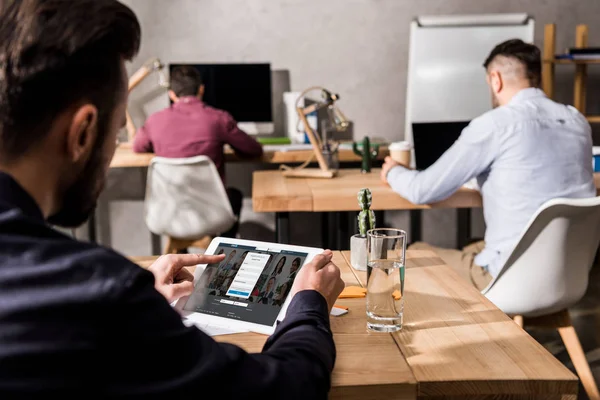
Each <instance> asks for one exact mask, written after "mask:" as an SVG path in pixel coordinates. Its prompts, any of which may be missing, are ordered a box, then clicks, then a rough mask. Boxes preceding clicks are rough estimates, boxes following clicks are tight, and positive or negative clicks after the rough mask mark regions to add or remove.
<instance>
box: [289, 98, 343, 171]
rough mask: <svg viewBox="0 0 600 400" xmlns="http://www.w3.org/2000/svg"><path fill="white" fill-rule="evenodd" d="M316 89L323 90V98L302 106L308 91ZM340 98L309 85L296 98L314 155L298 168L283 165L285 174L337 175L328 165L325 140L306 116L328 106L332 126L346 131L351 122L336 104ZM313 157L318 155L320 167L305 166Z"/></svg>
mask: <svg viewBox="0 0 600 400" xmlns="http://www.w3.org/2000/svg"><path fill="white" fill-rule="evenodd" d="M314 90H319V91H320V92H321V97H322V100H321V101H319V102H317V103H314V104H311V105H309V106H307V107H300V101H301V100H302V99H304V98H305V97H306V95H307V94H308V93H310V92H312V91H314ZM339 98H340V97H339V95H337V94H335V93H332V92H331V91H329V90H327V89H325V88H323V87H321V86H312V87H309V88H308V89H306V90H304V91H303V92H302V93H301V94H300V96H298V99H297V100H296V111H297V112H298V116H299V117H300V121H301V122H302V125H303V126H304V132H306V136H308V140H309V141H310V144H311V145H312V149H313V156H312V157H310V158H309V159H308V160H307V161H306V162H305V163H304V164H302V165H300V166H299V167H297V168H290V167H287V166H285V165H284V166H282V169H283V176H285V177H290V178H306V177H308V178H333V177H334V176H335V175H336V173H337V171H336V170H333V169H331V168H330V167H329V165H327V162H326V161H325V157H323V153H322V152H323V142H322V140H321V138H320V137H319V136H318V135H317V134H316V133H315V131H313V130H312V128H311V127H310V124H309V123H308V120H307V118H306V116H307V115H309V114H311V113H313V112H315V111H318V110H321V109H325V108H326V109H327V114H328V116H329V121H330V123H331V126H332V127H334V129H335V130H336V131H338V132H341V131H345V130H346V129H347V128H348V126H349V123H348V120H347V119H346V116H345V115H344V114H343V113H342V112H341V111H340V109H339V108H337V107H336V106H335V102H336V101H338V100H339ZM326 146H329V144H328V143H326ZM313 157H316V159H317V163H318V164H319V168H305V167H306V166H307V165H308V164H309V163H310V162H311V161H312V158H313Z"/></svg>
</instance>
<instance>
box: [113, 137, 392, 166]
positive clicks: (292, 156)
mask: <svg viewBox="0 0 600 400" xmlns="http://www.w3.org/2000/svg"><path fill="white" fill-rule="evenodd" d="M388 154H389V151H388V148H387V146H381V149H380V151H379V156H378V160H383V158H385V156H387V155H388ZM311 155H312V151H311V150H290V151H265V153H264V154H263V156H262V157H260V158H258V159H243V158H239V157H238V156H236V155H235V153H234V152H233V151H232V150H231V148H229V147H225V159H226V161H227V162H241V161H251V162H261V163H265V164H297V163H303V162H305V161H306V160H308V159H309V158H310V157H311ZM153 157H154V154H153V153H134V152H133V150H132V148H131V143H121V144H119V146H118V147H117V150H116V152H115V156H114V157H113V159H112V161H111V163H110V167H111V168H142V167H147V166H148V165H150V161H151V160H152V158H153ZM339 160H340V163H358V162H360V161H361V158H360V157H359V156H357V155H356V154H354V152H353V151H352V150H348V149H341V150H340V151H339Z"/></svg>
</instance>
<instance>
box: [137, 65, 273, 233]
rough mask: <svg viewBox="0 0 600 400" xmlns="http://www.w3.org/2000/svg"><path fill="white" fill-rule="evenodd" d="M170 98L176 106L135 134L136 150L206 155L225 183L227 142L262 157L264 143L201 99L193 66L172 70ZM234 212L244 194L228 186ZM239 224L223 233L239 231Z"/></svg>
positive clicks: (181, 155)
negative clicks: (225, 150) (224, 151)
mask: <svg viewBox="0 0 600 400" xmlns="http://www.w3.org/2000/svg"><path fill="white" fill-rule="evenodd" d="M170 87H171V90H169V98H170V99H171V100H172V101H173V105H172V106H171V107H169V108H167V109H165V110H162V111H159V112H157V113H155V114H152V115H151V116H150V117H149V118H148V120H147V121H146V123H145V124H144V126H142V127H141V128H140V129H139V130H138V132H137V134H136V135H135V139H134V143H133V151H135V152H136V153H155V154H156V155H157V156H160V157H170V158H187V157H194V156H199V155H205V156H208V157H210V159H211V160H212V161H213V162H214V163H215V166H216V167H217V170H218V171H219V174H220V175H221V179H222V180H223V185H225V184H226V183H225V157H224V154H223V146H224V145H225V144H228V145H229V146H231V147H232V148H233V150H234V151H235V152H236V154H238V155H239V156H241V157H247V158H252V157H260V156H261V155H262V153H263V149H262V146H261V145H260V144H259V143H258V142H257V141H256V140H254V139H253V138H251V137H250V136H248V134H246V133H245V132H244V131H242V130H241V129H239V128H238V126H237V122H236V121H235V120H234V119H233V117H232V116H231V115H230V114H229V113H228V112H226V111H223V110H218V109H215V108H212V107H209V106H207V105H206V104H204V103H203V102H202V96H203V95H204V85H203V83H202V76H201V75H200V72H199V71H198V70H197V69H196V68H194V67H192V66H184V67H178V68H175V69H174V70H173V71H172V72H171V85H170ZM227 195H228V196H229V201H230V202H231V207H232V209H233V212H234V213H235V215H236V216H237V217H238V219H239V216H240V211H241V208H242V198H243V196H242V193H241V192H240V191H239V190H237V189H234V188H227ZM238 226H239V223H236V224H235V226H234V227H233V228H232V229H231V230H230V231H229V232H226V233H223V234H222V235H223V236H230V237H233V236H235V235H236V234H237V230H238Z"/></svg>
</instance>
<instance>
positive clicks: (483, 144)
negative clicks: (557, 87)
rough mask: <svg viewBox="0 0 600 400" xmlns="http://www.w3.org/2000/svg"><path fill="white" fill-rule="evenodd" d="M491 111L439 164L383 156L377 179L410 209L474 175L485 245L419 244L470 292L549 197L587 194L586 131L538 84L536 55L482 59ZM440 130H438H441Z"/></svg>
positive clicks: (517, 50)
mask: <svg viewBox="0 0 600 400" xmlns="http://www.w3.org/2000/svg"><path fill="white" fill-rule="evenodd" d="M484 67H485V69H486V75H487V83H488V85H489V87H490V92H491V95H492V105H493V110H491V111H488V112H487V113H485V114H483V115H482V116H480V117H478V118H475V119H474V120H473V121H471V123H470V124H469V126H467V127H466V128H465V129H464V130H463V131H462V133H461V136H460V138H459V139H458V140H457V141H456V142H455V143H454V145H452V147H451V148H450V149H448V151H446V153H444V154H443V155H442V156H441V157H440V159H439V160H438V161H437V162H436V163H434V164H433V165H432V166H431V167H429V168H427V169H426V170H424V171H412V170H408V169H406V168H404V167H402V166H400V165H398V164H397V163H395V162H394V161H393V160H392V159H390V158H387V159H386V162H385V165H384V167H383V169H382V173H381V177H382V179H383V180H384V181H386V182H388V183H389V184H390V186H391V187H392V189H394V191H396V192H398V193H399V194H400V195H402V196H403V197H405V198H406V199H408V200H410V201H411V202H413V203H416V204H426V203H433V202H436V201H440V200H443V199H445V198H447V197H449V196H450V195H452V194H453V193H454V192H455V191H456V190H458V189H459V188H460V187H461V186H462V185H463V184H465V183H467V182H468V181H470V180H471V179H472V178H477V182H478V185H479V187H480V189H481V194H482V196H483V206H484V208H483V211H484V216H485V222H486V228H487V229H486V233H485V242H478V243H474V244H472V245H470V246H467V247H465V248H464V249H463V250H462V251H458V250H449V249H440V248H434V247H432V246H429V245H427V244H424V243H417V244H414V245H413V246H411V248H413V249H433V250H435V251H436V252H437V253H438V254H439V255H440V257H441V258H442V259H444V261H446V263H448V264H449V265H450V266H452V267H454V268H455V269H456V271H457V272H458V273H459V274H460V275H462V276H463V277H464V278H465V279H466V280H468V281H469V282H471V283H472V284H473V285H474V286H476V287H477V288H478V289H480V290H481V289H483V288H485V286H487V285H488V283H489V282H490V281H491V280H492V279H493V277H495V276H497V274H498V273H499V272H500V269H501V268H502V266H503V265H504V262H505V261H506V259H507V258H508V256H509V255H510V252H511V251H512V249H513V248H514V246H515V245H516V244H517V241H518V240H519V237H520V235H521V233H522V231H523V230H524V229H525V227H526V226H527V223H528V222H529V220H530V218H531V217H532V216H533V215H534V214H535V212H536V211H537V210H538V208H539V207H540V206H541V205H542V204H543V203H545V202H546V201H548V200H550V199H553V198H557V197H569V198H582V197H594V196H595V195H596V187H595V185H594V178H593V173H592V137H591V127H590V125H589V123H588V122H587V120H586V119H585V117H584V116H583V115H581V113H579V112H578V111H577V110H576V109H575V108H573V107H571V106H565V105H562V104H558V103H556V102H554V101H552V100H551V99H549V98H548V97H546V95H545V94H544V92H542V91H541V90H540V89H539V88H538V87H539V84H540V77H541V60H540V51H539V49H538V48H537V47H536V46H534V45H533V44H529V43H525V42H523V41H522V40H518V39H514V40H508V41H506V42H504V43H500V44H499V45H498V46H496V47H495V48H494V49H493V50H492V52H491V53H490V55H489V57H488V58H487V59H486V60H485V63H484ZM442 133H443V132H442Z"/></svg>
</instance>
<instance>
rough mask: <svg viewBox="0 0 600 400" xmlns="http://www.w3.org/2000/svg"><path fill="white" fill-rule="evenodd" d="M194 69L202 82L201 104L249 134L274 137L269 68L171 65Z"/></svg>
mask: <svg viewBox="0 0 600 400" xmlns="http://www.w3.org/2000/svg"><path fill="white" fill-rule="evenodd" d="M183 65H188V66H189V65H191V66H193V67H196V68H197V69H198V71H200V73H201V74H202V81H203V82H204V98H203V101H204V102H205V103H206V104H208V105H209V106H211V107H214V108H218V109H221V110H225V111H227V112H229V113H230V114H231V115H232V116H233V118H235V120H236V121H237V122H238V126H239V127H240V128H241V129H242V130H244V131H245V132H246V133H248V134H252V135H256V134H271V133H273V105H272V98H271V97H272V95H271V64H269V63H247V64H170V65H169V72H172V71H173V69H174V68H176V67H180V66H183Z"/></svg>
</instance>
